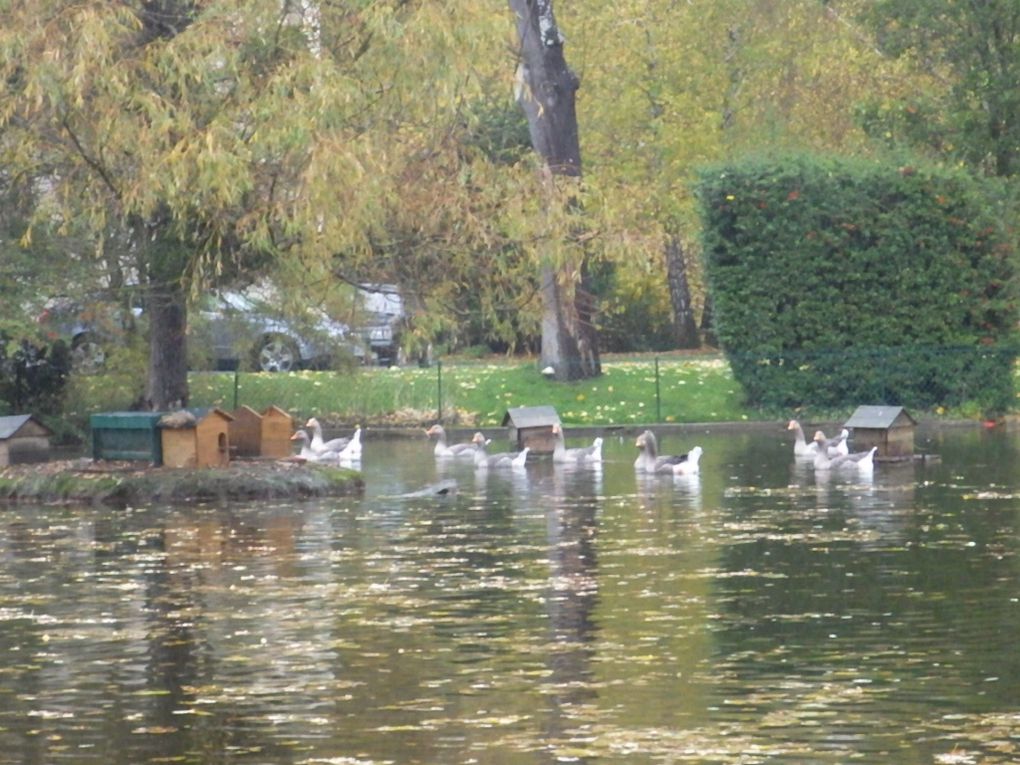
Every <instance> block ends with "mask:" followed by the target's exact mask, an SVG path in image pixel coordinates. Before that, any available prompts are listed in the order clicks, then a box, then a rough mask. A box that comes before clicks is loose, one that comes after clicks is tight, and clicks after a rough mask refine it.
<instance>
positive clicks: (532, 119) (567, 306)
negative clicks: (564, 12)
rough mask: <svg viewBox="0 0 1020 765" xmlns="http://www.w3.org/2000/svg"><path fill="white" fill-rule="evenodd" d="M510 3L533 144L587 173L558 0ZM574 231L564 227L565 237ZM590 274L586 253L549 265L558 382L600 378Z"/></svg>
mask: <svg viewBox="0 0 1020 765" xmlns="http://www.w3.org/2000/svg"><path fill="white" fill-rule="evenodd" d="M509 2H510V10H511V11H512V12H513V13H514V14H515V15H516V17H517V32H518V37H519V40H520V46H521V47H520V55H521V62H520V67H519V70H518V77H519V84H520V85H521V87H520V90H519V92H518V102H519V103H520V105H521V108H522V109H523V110H524V113H525V115H526V117H527V119H528V128H529V130H530V133H531V144H532V146H533V147H534V149H535V151H536V152H537V153H538V155H539V156H540V157H542V159H543V160H544V162H545V164H546V167H547V168H548V170H549V172H550V174H551V175H552V176H557V175H559V176H567V177H575V178H576V177H579V176H580V175H581V145H580V140H579V138H578V132H577V112H576V109H575V96H576V93H577V88H578V86H579V82H578V79H577V76H576V75H575V74H574V72H573V71H571V69H570V67H569V66H567V62H566V59H565V58H564V56H563V37H562V35H560V31H559V27H558V26H557V25H556V19H555V16H554V15H553V6H552V0H509ZM570 234H571V232H569V231H564V232H562V236H563V237H564V238H566V237H569V236H570ZM585 274H586V269H585V267H584V263H583V256H582V262H579V263H578V262H574V263H569V262H568V263H555V262H554V261H553V259H552V258H547V259H546V260H545V262H544V263H543V265H542V267H541V274H540V276H541V280H542V291H541V294H542V366H547V367H552V368H553V369H554V370H555V375H556V379H558V380H578V379H582V378H586V377H595V376H597V375H599V374H600V373H601V371H602V370H601V365H600V362H599V354H598V337H597V333H596V331H595V327H594V324H593V322H592V320H591V319H592V312H593V301H592V299H591V296H590V293H589V292H588V290H587V289H586V286H587V285H586V279H585Z"/></svg>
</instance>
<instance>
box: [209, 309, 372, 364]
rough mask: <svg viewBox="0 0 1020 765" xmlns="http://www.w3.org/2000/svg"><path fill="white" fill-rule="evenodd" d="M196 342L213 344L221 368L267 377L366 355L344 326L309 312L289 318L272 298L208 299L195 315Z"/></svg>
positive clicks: (214, 356)
mask: <svg viewBox="0 0 1020 765" xmlns="http://www.w3.org/2000/svg"><path fill="white" fill-rule="evenodd" d="M195 319H196V321H195V322H193V323H194V324H195V326H196V331H195V335H194V340H195V341H198V342H199V343H201V342H203V341H204V342H208V344H209V347H208V350H209V356H211V358H212V359H213V360H214V361H215V363H216V364H217V366H219V367H221V368H223V367H229V368H236V367H238V366H240V367H248V368H253V369H256V370H259V371H262V372H290V371H292V370H295V369H303V368H319V369H323V368H328V367H330V366H333V365H334V364H335V363H336V362H337V361H338V360H339V359H340V358H341V357H344V356H346V357H349V358H354V359H357V360H359V361H360V360H361V359H363V358H364V356H365V350H364V348H363V346H362V344H361V342H360V341H359V340H358V339H357V336H356V335H355V334H354V333H352V332H351V330H350V328H349V327H348V326H347V325H346V324H344V323H343V322H339V321H335V320H334V319H332V318H330V317H329V316H327V315H326V314H325V313H324V312H322V311H319V310H317V309H309V310H308V311H307V313H306V316H304V317H296V316H291V315H288V314H287V313H286V312H284V311H282V310H279V309H278V308H276V307H275V306H274V305H273V300H272V296H271V295H269V294H265V293H263V294H261V295H259V294H258V293H256V294H255V295H253V294H248V293H241V292H217V293H211V294H209V295H207V296H206V298H205V300H204V301H202V303H201V305H200V308H199V310H198V312H197V316H195Z"/></svg>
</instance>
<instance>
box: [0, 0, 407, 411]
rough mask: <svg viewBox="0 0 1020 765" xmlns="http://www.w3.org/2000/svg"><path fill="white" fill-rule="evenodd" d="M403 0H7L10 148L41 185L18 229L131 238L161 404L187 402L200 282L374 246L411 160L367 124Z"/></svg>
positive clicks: (2, 145) (9, 169)
mask: <svg viewBox="0 0 1020 765" xmlns="http://www.w3.org/2000/svg"><path fill="white" fill-rule="evenodd" d="M401 6H402V4H401V3H399V2H394V3H376V4H372V5H371V6H368V7H362V6H361V4H353V3H352V4H349V5H347V4H343V3H340V4H328V5H326V4H323V5H322V6H320V5H319V4H317V3H313V2H310V1H309V2H300V3H297V2H281V0H247V1H246V2H243V3H237V2H226V1H223V2H219V1H217V0H208V1H206V2H198V1H195V0H132V1H130V2H118V3H109V2H105V1H101V0H94V1H92V2H80V1H79V0H75V1H74V2H71V1H70V0H31V1H29V0H15V1H14V2H11V3H8V4H6V6H5V14H4V16H5V21H4V25H3V28H2V29H0V52H2V56H0V89H2V102H3V106H2V107H0V131H2V132H0V151H2V161H3V165H4V167H5V172H6V173H7V174H8V178H10V179H12V183H20V184H22V187H23V190H24V192H25V193H24V194H23V198H25V199H29V198H31V199H34V200H36V202H35V204H34V209H33V210H31V211H30V212H29V213H28V214H27V219H28V220H29V222H30V223H29V225H28V226H27V227H26V229H25V230H24V231H23V232H22V238H23V240H25V241H27V240H28V239H30V238H31V236H32V232H33V231H36V230H40V229H43V228H53V227H56V228H60V227H73V228H74V229H75V230H77V231H79V232H81V231H87V232H90V246H91V248H92V249H93V250H94V252H95V253H96V254H97V255H102V253H103V252H104V250H105V249H106V248H107V247H108V246H109V243H110V241H111V239H112V238H113V237H122V238H123V240H124V241H127V242H128V245H127V249H128V250H129V252H130V253H131V256H132V258H133V263H134V271H135V274H134V276H135V277H136V278H137V279H138V280H139V281H140V282H141V284H142V285H143V287H144V289H145V292H146V295H147V298H146V309H147V314H148V318H149V333H150V336H149V347H150V353H149V369H148V383H147V387H146V391H145V399H146V403H147V405H148V406H150V407H152V408H155V409H164V408H169V407H172V406H175V405H181V404H185V403H186V402H187V398H188V391H187V377H186V372H187V367H186V338H187V332H186V330H187V311H188V302H189V301H188V299H189V296H190V295H194V294H196V293H198V292H200V291H201V290H202V289H204V288H205V287H207V286H210V285H214V284H218V283H224V282H229V281H233V280H238V279H242V278H249V279H250V278H255V277H257V276H258V275H259V274H261V273H264V272H265V271H266V270H267V269H269V268H271V267H273V265H274V264H275V263H277V262H279V261H280V260H281V259H286V258H291V257H295V253H299V252H302V251H306V250H308V251H315V250H316V249H317V248H318V249H319V250H322V249H328V250H329V251H330V252H331V253H332V252H337V251H341V252H344V253H347V255H348V256H349V257H350V258H352V259H357V258H359V257H368V253H370V251H371V247H370V242H371V238H372V237H371V232H372V231H373V230H374V229H375V228H376V226H377V222H378V220H379V215H378V213H377V211H376V207H375V204H374V203H375V201H377V200H378V199H380V198H385V197H387V196H389V194H390V192H389V191H388V189H387V188H386V187H387V185H388V184H390V183H391V182H392V181H393V179H394V178H395V177H396V175H395V174H394V173H393V172H392V171H391V169H392V167H393V166H394V164H399V163H400V161H401V155H400V154H399V153H397V152H396V151H394V150H393V148H394V144H390V145H389V147H388V148H389V151H387V152H382V151H379V148H378V143H375V144H373V141H370V140H369V136H371V135H373V128H374V127H375V125H374V121H373V117H375V118H379V119H382V118H383V117H380V116H379V115H380V111H381V110H380V106H379V105H380V103H383V104H388V102H387V99H386V92H387V89H386V86H387V84H388V83H390V82H392V81H394V80H395V79H397V78H398V77H400V76H401V75H400V74H399V72H397V71H396V65H395V60H394V57H393V55H392V53H393V51H392V49H389V47H390V46H393V45H395V44H396V43H395V42H394V40H393V36H392V35H390V34H385V33H386V32H387V30H388V29H389V27H390V25H391V24H392V23H393V19H394V14H399V12H400V10H401ZM405 78H406V75H405ZM399 108H400V105H399V104H393V105H392V109H393V110H394V111H396V110H398V109H399ZM327 239H328V244H326V241H327Z"/></svg>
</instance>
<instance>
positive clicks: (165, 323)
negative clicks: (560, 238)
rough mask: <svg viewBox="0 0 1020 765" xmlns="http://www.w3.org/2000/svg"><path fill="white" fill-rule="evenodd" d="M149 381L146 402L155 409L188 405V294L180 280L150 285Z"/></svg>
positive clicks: (149, 407) (148, 406) (162, 409)
mask: <svg viewBox="0 0 1020 765" xmlns="http://www.w3.org/2000/svg"><path fill="white" fill-rule="evenodd" d="M148 309H149V311H148V313H149V381H148V386H147V389H146V392H145V404H146V407H147V408H148V409H151V410H153V411H164V410H168V409H179V408H181V407H184V406H187V404H188V354H187V335H186V329H187V316H188V313H187V295H186V294H185V292H184V289H183V287H182V286H181V285H180V283H179V282H169V283H160V284H153V285H151V286H150V288H149V299H148Z"/></svg>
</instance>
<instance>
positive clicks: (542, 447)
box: [503, 406, 560, 454]
mask: <svg viewBox="0 0 1020 765" xmlns="http://www.w3.org/2000/svg"><path fill="white" fill-rule="evenodd" d="M559 424H560V416H559V415H558V414H557V413H556V409H555V407H552V406H521V407H517V408H514V409H508V410H507V412H506V414H505V415H503V426H504V427H507V426H509V428H510V442H511V443H512V444H515V445H516V447H517V448H518V449H523V448H524V447H528V448H529V449H531V451H532V452H533V453H535V454H552V452H553V449H555V448H556V437H555V436H554V435H553V429H552V428H553V425H559Z"/></svg>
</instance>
